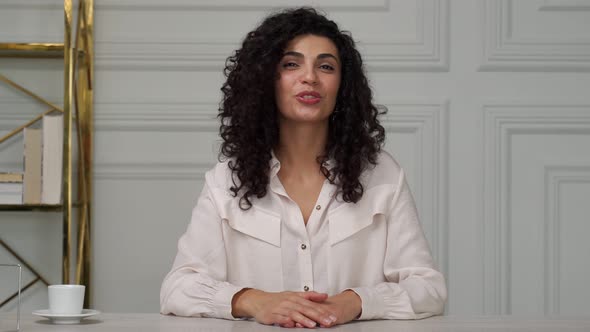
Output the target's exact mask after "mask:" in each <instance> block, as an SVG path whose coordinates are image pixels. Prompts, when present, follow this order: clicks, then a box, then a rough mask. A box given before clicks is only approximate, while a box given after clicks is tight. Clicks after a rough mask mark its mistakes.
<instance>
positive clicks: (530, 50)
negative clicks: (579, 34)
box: [479, 0, 590, 72]
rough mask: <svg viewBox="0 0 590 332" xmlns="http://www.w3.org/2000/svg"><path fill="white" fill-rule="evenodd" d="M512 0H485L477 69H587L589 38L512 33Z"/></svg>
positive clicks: (589, 69) (589, 48)
mask: <svg viewBox="0 0 590 332" xmlns="http://www.w3.org/2000/svg"><path fill="white" fill-rule="evenodd" d="M512 5H513V0H484V2H483V5H482V8H483V9H482V17H483V19H482V22H483V29H482V31H483V32H484V35H483V38H482V40H483V59H482V64H481V65H480V67H479V70H480V71H576V72H577V71H590V40H588V39H587V38H577V39H571V38H570V39H556V38H551V37H543V38H542V39H541V38H535V39H532V38H524V37H518V36H514V35H513V34H512V32H511V29H510V26H511V25H512V22H511V19H512V17H511V16H512V15H511V7H512Z"/></svg>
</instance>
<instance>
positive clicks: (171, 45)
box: [96, 0, 449, 71]
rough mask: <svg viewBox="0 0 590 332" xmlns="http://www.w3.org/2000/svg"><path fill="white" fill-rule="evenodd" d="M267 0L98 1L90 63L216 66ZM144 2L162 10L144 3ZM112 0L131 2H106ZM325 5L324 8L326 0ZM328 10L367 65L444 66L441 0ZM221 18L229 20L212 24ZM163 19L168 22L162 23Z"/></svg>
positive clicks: (137, 66) (394, 67) (444, 15)
mask: <svg viewBox="0 0 590 332" xmlns="http://www.w3.org/2000/svg"><path fill="white" fill-rule="evenodd" d="M319 2H321V1H319ZM115 3H116V4H115ZM272 4H273V5H272V6H264V4H262V3H261V4H258V3H256V2H254V3H252V4H250V5H247V6H246V7H247V8H249V9H254V10H253V11H251V10H248V11H244V8H242V7H241V5H238V6H237V7H232V6H229V5H228V4H227V3H218V4H217V5H211V4H208V3H196V2H191V3H190V5H189V4H188V2H182V1H181V2H178V3H174V2H173V3H170V4H168V3H167V4H166V5H163V4H162V3H161V2H160V4H159V5H156V2H153V3H151V4H147V3H145V2H141V3H140V2H137V1H121V2H112V3H111V4H110V5H108V4H107V3H105V5H108V6H107V8H106V9H105V11H104V12H102V13H101V12H100V11H97V19H96V21H97V26H104V28H103V29H102V30H99V31H97V38H96V62H97V68H99V69H105V70H118V69H126V70H146V69H148V70H153V69H154V68H161V69H167V70H215V71H219V70H220V69H222V68H223V65H224V60H225V58H227V56H228V55H230V54H231V52H232V51H233V50H234V49H236V48H237V47H238V46H239V42H240V41H241V39H242V38H243V35H244V31H248V30H250V29H253V28H254V24H255V23H256V22H258V21H259V20H260V19H261V17H262V16H263V15H261V14H265V13H267V12H268V11H269V10H270V8H272V7H274V6H281V5H280V4H278V3H276V2H272ZM334 4H336V3H334ZM144 5H147V6H157V8H159V9H163V7H165V8H166V9H167V10H164V11H153V10H148V9H146V8H144V7H143V6H144ZM118 6H124V7H125V8H130V9H133V10H113V9H116V8H118ZM203 6H204V8H203ZM250 6H252V7H250ZM150 8H151V7H150ZM99 9H100V7H99ZM222 9H224V10H222ZM226 9H232V10H226ZM325 9H326V10H330V5H329V4H328V7H326V8H325ZM376 10H378V11H376ZM331 12H334V15H333V18H334V19H337V20H338V22H339V23H341V24H342V26H343V27H344V28H345V29H348V30H352V31H355V32H356V33H355V37H356V38H357V40H362V42H361V43H359V47H360V48H361V49H362V50H363V53H364V55H365V61H366V62H367V64H368V66H369V67H370V68H373V69H378V70H385V71H391V70H424V71H445V70H448V24H449V22H448V1H447V0H442V1H434V0H420V1H416V2H408V1H391V2H390V1H387V2H379V1H377V2H374V3H373V4H372V3H371V2H369V3H364V2H363V3H362V4H361V3H359V2H339V3H338V5H337V7H336V8H334V9H333V11H332V10H331ZM220 19H221V20H222V21H226V22H227V21H232V22H234V24H232V25H229V26H227V27H225V28H224V29H212V28H211V27H215V26H217V25H218V23H219V20H220ZM129 20H133V21H134V23H135V28H134V29H128V28H127V29H125V28H124V27H128V26H127V25H126V22H128V21H129ZM167 21H174V24H173V25H167V24H163V22H167ZM107 22H108V24H107ZM367 22H372V24H369V25H368V24H366V23H367ZM383 31H388V33H386V34H384V33H382V32H383Z"/></svg>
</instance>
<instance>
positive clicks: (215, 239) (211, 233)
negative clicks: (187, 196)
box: [160, 184, 242, 319]
mask: <svg viewBox="0 0 590 332" xmlns="http://www.w3.org/2000/svg"><path fill="white" fill-rule="evenodd" d="M226 261H227V258H226V252H225V246H224V242H223V234H222V225H221V217H220V216H219V214H218V213H217V211H216V208H215V204H214V202H213V200H212V197H211V193H210V189H209V187H208V185H207V184H205V186H204V188H203V191H202V192H201V195H200V197H199V200H198V203H197V205H196V207H195V208H194V210H193V214H192V219H191V222H190V224H189V226H188V229H187V231H186V233H184V234H183V235H182V237H181V238H180V240H179V241H178V254H177V255H176V259H175V260H174V264H173V267H172V270H171V271H170V273H168V275H167V276H166V278H165V279H164V281H163V283H162V288H161V290H160V312H161V313H162V314H175V315H179V316H196V317H216V318H225V319H234V317H233V316H232V315H231V300H232V297H233V296H234V294H235V293H237V292H238V291H239V290H240V289H242V288H241V287H238V286H236V285H232V284H230V283H228V282H225V281H223V280H227V278H226V275H227V267H226Z"/></svg>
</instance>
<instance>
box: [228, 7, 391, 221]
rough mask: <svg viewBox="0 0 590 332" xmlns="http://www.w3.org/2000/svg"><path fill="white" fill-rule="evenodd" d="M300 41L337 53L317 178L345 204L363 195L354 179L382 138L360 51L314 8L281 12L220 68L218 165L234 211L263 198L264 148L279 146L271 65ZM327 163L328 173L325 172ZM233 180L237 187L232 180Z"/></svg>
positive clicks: (265, 183)
mask: <svg viewBox="0 0 590 332" xmlns="http://www.w3.org/2000/svg"><path fill="white" fill-rule="evenodd" d="M300 35H316V36H322V37H326V38H329V39H330V40H331V41H332V42H333V43H334V44H335V45H336V47H337V48H338V52H339V57H340V60H341V64H342V65H341V82H340V88H339V91H338V95H337V99H336V105H335V109H334V112H333V113H332V114H331V115H330V120H329V129H328V139H327V144H326V147H325V151H324V154H323V155H321V156H318V163H319V164H320V165H321V171H322V173H323V174H324V176H325V177H326V178H327V179H328V180H329V181H330V182H331V183H332V184H336V185H337V186H338V190H339V194H341V196H342V199H343V200H344V201H345V202H353V203H356V202H358V200H359V199H360V198H361V197H362V195H363V192H364V189H363V185H362V184H361V181H360V176H361V174H362V172H363V171H364V170H365V169H366V168H367V167H369V164H372V165H375V164H376V163H377V155H378V153H379V151H380V150H381V146H382V145H383V141H384V139H385V130H384V129H383V127H382V126H381V125H380V124H379V121H378V119H377V117H378V115H380V114H382V112H380V111H379V109H378V108H377V107H376V106H375V105H374V104H373V103H372V98H373V97H372V91H371V88H370V87H369V83H368V80H367V77H366V76H365V73H364V67H363V62H362V58H361V55H360V53H359V52H358V51H357V49H356V48H355V42H354V40H353V39H352V37H351V35H350V33H349V32H346V31H341V30H340V29H339V28H338V25H337V24H336V23H335V22H333V21H331V20H329V19H327V18H326V17H325V16H324V15H323V14H320V13H318V12H317V11H316V10H315V9H313V8H309V7H302V8H296V9H287V10H283V11H281V12H278V13H275V14H273V15H271V16H269V17H267V18H266V19H265V20H264V21H263V22H262V23H261V24H260V25H259V26H258V27H257V28H256V29H255V30H253V31H251V32H249V33H248V34H247V36H246V38H245V39H244V41H243V42H242V47H241V49H238V50H236V51H235V53H234V54H233V55H231V56H230V57H228V58H227V60H226V62H225V69H224V74H225V76H226V77H227V81H226V82H225V83H224V84H223V86H222V87H221V91H222V92H223V99H222V101H221V103H220V108H219V115H218V117H219V118H220V119H221V126H220V129H219V131H220V135H221V138H222V140H223V143H222V145H221V149H220V153H219V159H220V161H221V160H222V159H224V157H223V156H225V157H227V158H228V159H230V161H229V162H228V166H229V168H230V169H231V171H232V181H233V186H232V187H231V188H230V190H231V192H232V193H233V195H234V197H236V196H238V195H239V194H240V193H241V195H242V196H241V197H240V204H239V205H240V208H242V209H244V210H247V209H249V208H250V207H251V206H252V202H251V196H252V195H255V196H256V197H258V198H262V197H264V196H265V195H266V192H267V187H268V183H269V180H270V179H269V172H270V160H271V159H272V154H271V150H272V149H273V148H274V147H276V146H277V145H278V143H279V125H278V109H277V106H276V103H275V98H274V97H273V98H269V96H275V90H274V89H275V88H274V85H275V81H276V79H277V75H278V74H277V69H276V68H277V65H278V63H279V61H280V60H281V58H282V56H283V51H284V49H285V48H286V47H287V44H288V43H289V42H290V41H291V40H292V39H293V38H295V37H297V36H300ZM328 160H331V167H330V169H328V168H327V167H325V165H326V162H327V161H328ZM236 177H237V181H236Z"/></svg>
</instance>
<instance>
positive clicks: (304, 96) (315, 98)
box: [295, 91, 322, 105]
mask: <svg viewBox="0 0 590 332" xmlns="http://www.w3.org/2000/svg"><path fill="white" fill-rule="evenodd" d="M295 98H296V99H297V100H298V101H299V102H301V103H304V104H306V105H314V104H317V103H319V102H320V101H321V100H322V97H321V96H320V94H319V93H317V92H315V91H304V92H300V93H298V94H297V95H296V96H295Z"/></svg>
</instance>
